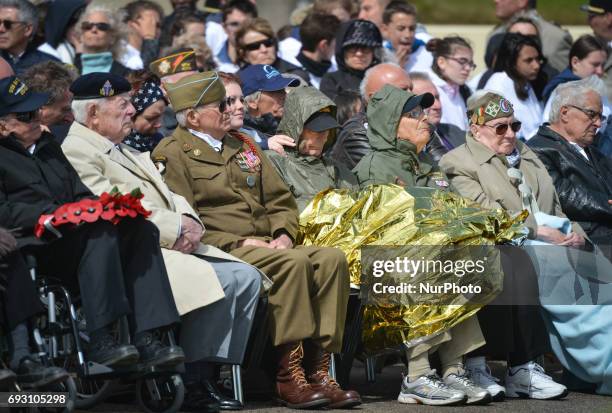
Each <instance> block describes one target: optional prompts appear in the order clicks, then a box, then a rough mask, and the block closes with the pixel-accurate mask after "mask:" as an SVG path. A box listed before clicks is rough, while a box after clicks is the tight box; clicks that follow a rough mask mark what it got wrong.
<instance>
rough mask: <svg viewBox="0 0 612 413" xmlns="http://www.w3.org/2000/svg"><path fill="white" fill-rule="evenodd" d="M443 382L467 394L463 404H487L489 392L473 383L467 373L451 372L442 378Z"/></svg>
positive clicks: (489, 396) (489, 399) (489, 398)
mask: <svg viewBox="0 0 612 413" xmlns="http://www.w3.org/2000/svg"><path fill="white" fill-rule="evenodd" d="M444 383H446V385H447V386H448V387H450V388H451V389H455V390H461V391H462V392H464V393H465V395H466V396H467V401H466V402H465V404H487V403H489V402H490V401H491V394H490V393H489V392H488V391H486V390H485V389H483V388H482V387H479V386H478V385H477V384H476V383H474V382H473V381H472V380H471V379H470V378H469V376H468V375H467V374H455V373H451V374H449V375H448V376H446V377H445V378H444Z"/></svg>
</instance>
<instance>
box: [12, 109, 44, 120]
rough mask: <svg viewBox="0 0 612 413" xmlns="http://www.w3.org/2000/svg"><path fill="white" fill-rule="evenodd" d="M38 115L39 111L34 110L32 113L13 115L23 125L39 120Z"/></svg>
mask: <svg viewBox="0 0 612 413" xmlns="http://www.w3.org/2000/svg"><path fill="white" fill-rule="evenodd" d="M38 113H39V112H38V110H33V111H31V112H21V113H13V115H14V116H15V120H17V121H19V122H23V123H28V122H32V121H33V120H34V119H36V118H38Z"/></svg>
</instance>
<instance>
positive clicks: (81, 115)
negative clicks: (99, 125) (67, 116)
mask: <svg viewBox="0 0 612 413" xmlns="http://www.w3.org/2000/svg"><path fill="white" fill-rule="evenodd" d="M107 102H108V99H80V100H73V101H72V104H71V105H70V106H71V107H72V114H73V115H74V120H75V121H77V122H79V123H80V124H82V125H85V124H86V123H87V112H88V111H89V108H90V107H91V106H92V105H96V106H98V107H101V106H103V105H105V104H106V103H107Z"/></svg>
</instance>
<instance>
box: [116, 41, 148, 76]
mask: <svg viewBox="0 0 612 413" xmlns="http://www.w3.org/2000/svg"><path fill="white" fill-rule="evenodd" d="M124 50H125V52H124V53H123V54H122V55H121V57H120V58H119V63H121V64H122V65H123V66H125V67H127V68H128V69H131V70H140V69H143V68H144V63H143V62H142V58H141V57H140V50H138V49H136V48H135V47H134V46H132V45H131V44H129V43H127V42H126V43H125V49H124Z"/></svg>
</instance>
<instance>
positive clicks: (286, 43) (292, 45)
mask: <svg viewBox="0 0 612 413" xmlns="http://www.w3.org/2000/svg"><path fill="white" fill-rule="evenodd" d="M300 50H302V42H300V41H299V40H298V39H296V38H295V37H287V38H286V39H283V40H281V41H280V42H278V57H280V58H281V59H283V60H285V61H287V62H289V63H291V64H293V65H295V66H297V67H302V64H301V63H300V62H299V61H298V60H297V55H298V54H299V53H300ZM331 63H332V64H331V66H330V67H329V70H327V73H331V72H335V71H337V70H338V64H337V63H336V56H335V55H334V56H332V58H331ZM310 76H311V78H312V75H310ZM320 82H321V79H319V83H320ZM313 86H314V85H313ZM316 87H317V88H318V86H316Z"/></svg>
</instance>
